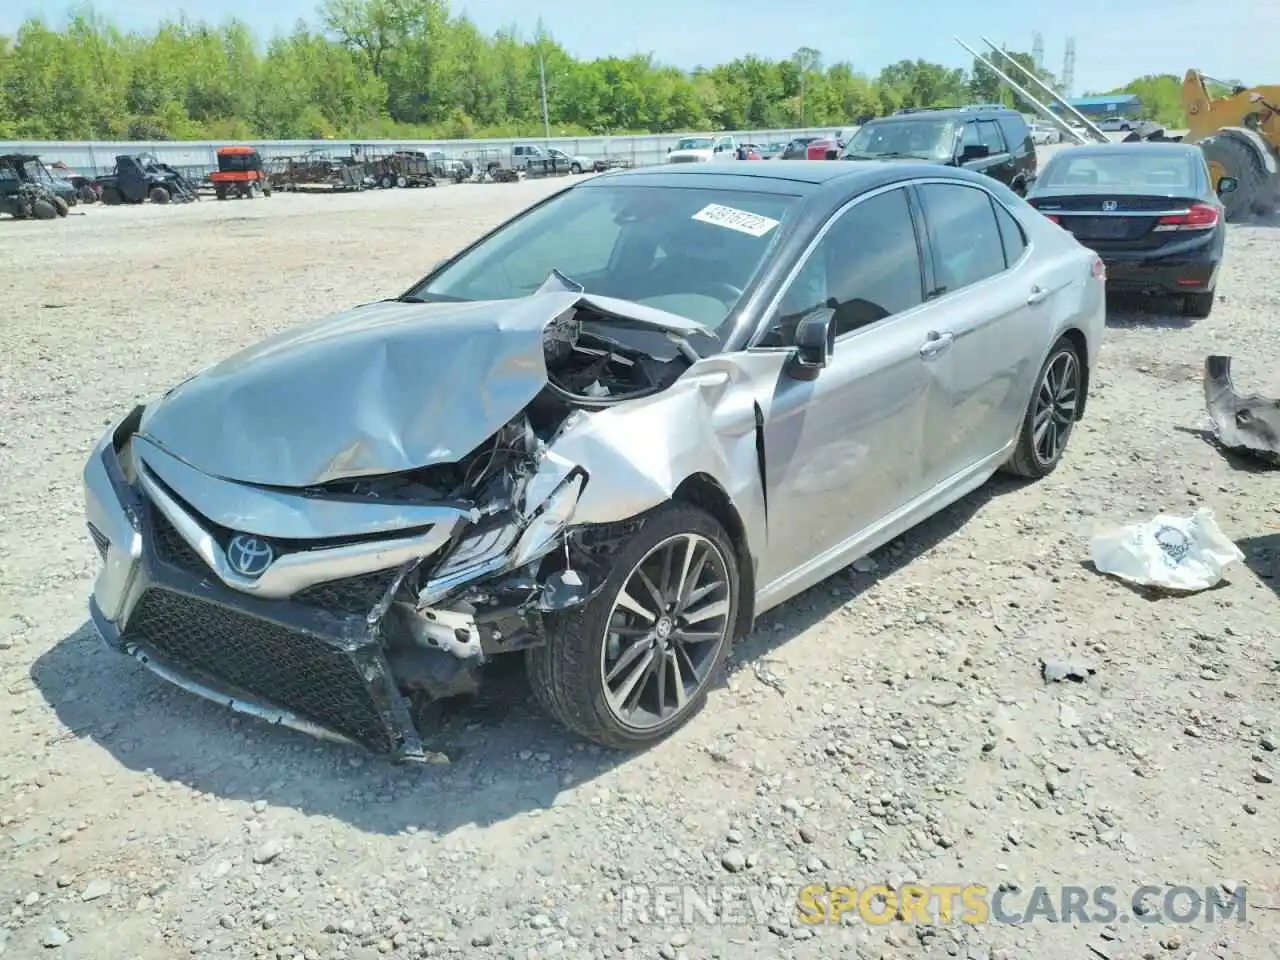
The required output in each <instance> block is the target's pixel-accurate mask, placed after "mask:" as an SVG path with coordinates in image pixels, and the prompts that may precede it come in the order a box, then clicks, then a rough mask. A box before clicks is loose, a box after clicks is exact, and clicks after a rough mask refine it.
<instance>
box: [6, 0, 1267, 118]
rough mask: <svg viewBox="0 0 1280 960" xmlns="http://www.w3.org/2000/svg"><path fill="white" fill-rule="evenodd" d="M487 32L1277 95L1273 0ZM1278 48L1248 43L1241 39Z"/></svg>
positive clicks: (547, 3) (116, 13)
mask: <svg viewBox="0 0 1280 960" xmlns="http://www.w3.org/2000/svg"><path fill="white" fill-rule="evenodd" d="M66 7H67V4H64V3H61V2H59V0H52V2H50V0H0V31H3V32H10V33H11V32H12V31H13V30H14V29H15V28H16V27H17V25H18V24H19V23H20V22H21V21H22V20H23V19H24V18H25V17H27V16H34V15H39V14H43V15H44V17H45V18H46V19H47V20H50V21H55V22H56V21H57V20H58V18H59V17H61V16H63V14H64V12H65V9H66ZM96 7H97V9H98V10H99V11H100V12H101V13H103V14H105V15H106V16H107V17H109V18H110V19H112V20H114V21H115V22H116V23H117V24H118V25H119V26H121V27H124V28H132V29H146V28H148V27H151V26H153V25H154V24H156V23H157V22H158V21H159V20H161V19H163V18H165V17H172V16H175V15H176V14H178V13H179V12H180V11H181V12H185V13H186V14H187V16H189V17H191V18H193V19H205V20H209V21H213V22H218V21H221V20H223V19H226V18H228V17H237V18H239V19H241V20H244V21H246V22H247V23H249V24H250V25H251V26H253V28H254V29H255V30H256V31H258V32H259V33H260V34H262V35H264V36H265V35H269V34H270V33H272V32H276V31H279V32H288V31H289V30H290V29H291V28H292V26H293V24H294V23H295V22H296V21H297V20H298V18H303V19H306V20H308V21H311V22H315V21H316V17H315V8H316V3H315V2H313V0H275V2H265V3H264V2H263V0H180V2H169V0H97V3H96ZM453 9H454V10H455V11H465V12H466V13H467V14H468V15H469V16H470V17H471V18H472V19H473V20H474V21H475V22H476V23H477V24H478V25H479V26H480V27H481V28H483V29H484V30H486V31H492V30H495V29H497V28H499V27H503V26H510V25H515V26H516V27H518V28H520V29H522V30H524V31H527V32H528V33H532V30H533V26H534V24H535V22H536V20H537V18H538V17H539V15H540V16H541V17H542V19H543V22H544V24H545V25H546V27H547V29H548V30H549V31H550V32H551V33H552V34H553V35H554V36H555V37H556V39H557V40H558V41H559V42H560V43H561V44H562V45H563V46H564V47H565V48H566V49H568V50H569V51H570V52H571V53H573V54H574V55H576V56H580V57H590V56H596V55H611V54H617V55H622V56H625V55H628V54H631V53H635V52H637V51H642V52H652V53H653V54H655V56H657V58H658V59H659V60H662V61H664V62H667V63H671V64H674V65H676V66H679V67H684V68H689V67H693V66H695V65H697V64H706V65H711V64H715V63H718V62H723V61H725V60H731V59H733V58H734V57H736V56H739V55H741V54H745V53H757V54H761V55H764V56H769V57H783V56H786V55H788V54H789V53H791V52H792V51H793V50H795V49H796V48H797V47H801V46H811V47H816V48H817V49H819V50H821V51H822V54H823V58H824V60H826V61H828V62H830V61H835V60H849V61H852V62H853V63H854V65H855V67H857V68H858V69H859V70H862V71H865V72H867V73H875V72H876V71H877V70H879V69H880V68H881V67H883V66H884V65H885V64H888V63H892V62H894V61H897V60H902V59H907V58H910V59H914V58H916V57H922V58H924V59H926V60H933V61H936V62H939V63H945V64H948V65H951V66H967V65H968V63H969V61H970V58H969V56H968V54H966V53H965V52H964V51H963V50H962V49H961V48H960V47H959V46H957V45H956V43H955V41H954V40H953V39H952V37H953V36H955V35H959V36H961V37H962V38H963V39H964V40H965V41H966V42H967V43H969V44H970V45H971V46H973V47H975V49H983V47H982V46H981V36H983V35H985V36H987V37H989V38H991V39H992V40H994V41H995V42H996V43H1004V44H1007V45H1008V46H1009V47H1010V48H1011V49H1024V50H1028V51H1029V50H1030V49H1031V42H1032V40H1031V33H1032V31H1033V30H1038V31H1040V33H1042V34H1043V36H1044V41H1045V66H1046V67H1047V68H1048V69H1050V70H1052V71H1053V72H1054V73H1057V72H1059V71H1060V69H1061V66H1062V56H1063V46H1064V43H1065V40H1066V38H1067V37H1069V36H1074V37H1075V38H1076V71H1075V75H1076V83H1075V93H1076V94H1077V95H1080V94H1083V93H1084V92H1085V91H1086V90H1089V89H1100V90H1101V89H1109V88H1111V87H1114V86H1117V85H1120V84H1122V83H1124V82H1126V81H1127V80H1129V79H1131V78H1133V77H1135V76H1139V75H1141V74H1145V73H1176V74H1178V75H1181V74H1182V73H1183V72H1184V71H1185V70H1186V68H1188V67H1197V68H1199V69H1201V70H1203V71H1204V72H1205V73H1207V74H1209V75H1210V76H1213V77H1219V78H1222V79H1229V78H1239V79H1241V80H1243V81H1244V82H1246V83H1267V82H1271V83H1280V61H1277V60H1276V58H1275V50H1276V43H1275V40H1274V38H1275V37H1277V36H1280V2H1277V0H1216V2H1214V3H1210V4H1206V3H1204V0H1066V2H1061V0H1060V2H1057V3H1052V4H1051V3H1049V2H1048V0H978V2H972V3H964V2H957V0H898V2H896V3H877V2H873V0H540V2H530V0H453ZM1263 37H1268V38H1272V39H1271V40H1270V41H1269V42H1267V41H1262V40H1259V41H1258V42H1251V41H1250V40H1249V38H1263Z"/></svg>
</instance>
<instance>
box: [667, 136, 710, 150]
mask: <svg viewBox="0 0 1280 960" xmlns="http://www.w3.org/2000/svg"><path fill="white" fill-rule="evenodd" d="M676 149H677V150H710V149H711V138H710V137H685V138H684V139H683V140H681V141H680V142H678V143H677V144H676Z"/></svg>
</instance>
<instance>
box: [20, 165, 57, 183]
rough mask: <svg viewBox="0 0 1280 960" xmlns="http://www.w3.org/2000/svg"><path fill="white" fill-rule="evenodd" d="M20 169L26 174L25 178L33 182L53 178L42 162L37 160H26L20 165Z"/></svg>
mask: <svg viewBox="0 0 1280 960" xmlns="http://www.w3.org/2000/svg"><path fill="white" fill-rule="evenodd" d="M22 169H23V170H24V171H25V172H26V174H27V179H29V180H31V181H33V182H35V183H48V182H49V181H50V180H52V179H53V177H51V176H50V175H49V173H48V171H46V170H45V168H44V164H43V163H41V162H40V161H39V160H28V161H26V162H25V163H24V164H23V165H22Z"/></svg>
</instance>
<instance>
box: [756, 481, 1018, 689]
mask: <svg viewBox="0 0 1280 960" xmlns="http://www.w3.org/2000/svg"><path fill="white" fill-rule="evenodd" d="M1023 485H1024V481H1022V480H1018V479H1014V478H1011V477H1007V476H1005V475H1003V474H997V475H996V476H995V477H992V478H991V479H990V480H988V481H987V482H986V483H985V484H983V485H982V486H981V487H979V488H978V489H977V490H975V491H974V492H973V493H971V494H969V495H968V496H967V497H965V498H964V499H962V500H959V501H958V502H956V503H954V504H952V505H951V506H950V507H948V508H947V509H945V510H943V511H941V512H940V513H937V514H935V515H934V516H932V517H930V518H929V519H928V520H926V521H924V522H923V523H921V524H920V525H919V526H916V527H913V528H912V529H911V530H908V531H907V532H906V533H905V534H903V535H902V536H900V537H898V538H897V539H896V540H893V541H891V542H890V543H888V544H886V545H885V546H883V547H881V548H880V549H879V550H877V551H875V553H874V554H872V557H873V559H874V560H875V564H876V566H875V569H874V570H872V571H870V572H867V573H860V572H858V571H856V570H855V569H854V568H853V567H851V566H850V567H846V568H845V569H843V570H841V571H840V572H839V573H836V574H834V575H833V576H831V577H829V578H827V579H826V580H824V581H822V582H821V583H819V584H816V585H815V586H812V587H810V588H809V589H808V590H806V591H805V592H804V593H802V594H800V595H799V596H798V597H795V598H794V599H792V600H790V601H788V602H787V603H784V604H782V605H781V606H780V607H775V608H774V609H773V610H770V611H769V612H768V613H766V614H765V615H764V616H762V617H761V618H760V619H759V620H758V621H757V623H756V629H755V631H754V632H753V633H752V634H751V635H750V636H749V637H747V638H746V639H745V640H744V641H742V642H741V643H739V644H738V645H737V647H735V648H734V651H733V660H734V663H733V664H732V665H731V669H735V668H736V669H741V668H743V667H745V666H748V665H749V664H750V663H751V662H752V661H757V660H761V659H764V658H767V657H768V656H769V654H770V652H772V651H773V650H776V649H777V648H779V647H781V646H783V645H784V644H786V643H787V642H788V641H789V640H791V639H792V638H794V637H796V636H798V635H800V634H801V633H803V632H804V631H806V630H808V629H809V628H810V627H812V626H814V625H815V624H817V623H818V622H820V621H821V620H823V619H825V618H826V617H828V616H830V615H831V614H832V613H834V612H835V611H836V610H838V609H840V608H841V607H843V606H845V605H846V604H848V603H850V602H852V601H854V600H856V599H857V598H858V597H859V596H861V595H862V593H863V592H865V591H866V590H869V589H870V588H871V587H873V586H875V585H876V584H877V583H878V582H880V580H882V579H884V578H885V577H888V576H891V575H892V574H894V573H896V572H897V571H899V570H901V569H902V568H903V567H905V566H907V565H908V564H909V563H911V561H912V560H914V559H915V558H916V557H918V556H920V555H921V554H924V553H927V552H929V551H930V550H932V549H933V548H934V547H936V546H937V545H938V544H940V543H941V542H942V541H944V540H946V539H947V538H948V537H950V536H951V535H952V534H954V533H956V532H957V531H959V530H960V529H961V528H962V527H963V526H964V525H965V524H966V523H968V522H969V521H970V520H971V519H972V518H973V517H974V515H975V514H977V512H978V511H979V510H981V509H982V508H983V507H984V506H986V505H987V504H988V503H990V502H991V501H992V500H995V499H996V498H997V497H1000V496H1003V495H1004V494H1006V493H1011V492H1013V491H1015V490H1018V489H1021V487H1022V486H1023ZM831 656H833V657H839V656H840V651H839V650H832V651H831Z"/></svg>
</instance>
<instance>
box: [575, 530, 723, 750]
mask: <svg viewBox="0 0 1280 960" xmlns="http://www.w3.org/2000/svg"><path fill="white" fill-rule="evenodd" d="M728 570H729V567H728V564H727V562H726V561H725V557H724V554H723V553H721V550H720V547H719V546H717V545H716V544H715V543H713V542H712V541H711V540H709V539H707V538H706V537H703V536H701V535H699V534H693V533H684V534H677V535H676V536H673V537H669V538H667V539H666V540H663V541H662V542H661V543H659V544H657V545H656V546H655V547H654V548H653V549H652V550H650V551H649V552H648V553H647V554H646V555H645V557H644V559H642V560H641V561H640V562H639V563H638V564H636V565H635V567H633V568H632V570H631V573H630V574H628V575H627V578H626V580H625V581H624V582H623V585H622V588H621V589H620V590H619V591H618V595H617V597H616V598H615V599H614V603H613V609H612V611H611V612H610V615H609V619H608V621H607V626H606V627H605V638H604V644H603V646H602V649H601V654H600V671H601V679H602V681H603V686H604V692H605V700H606V702H607V704H608V707H609V711H610V712H611V713H612V714H613V716H614V717H615V719H617V720H618V721H619V722H620V723H622V724H624V725H626V726H628V727H631V728H632V729H635V730H648V729H652V728H654V727H657V726H659V725H662V724H665V723H667V722H668V721H670V720H672V719H673V718H674V717H676V716H678V715H680V714H681V713H683V712H684V711H685V710H686V709H687V707H688V705H689V704H690V703H691V702H692V701H693V700H694V698H695V696H696V695H697V694H698V692H699V691H700V690H701V689H702V687H703V686H705V685H706V683H707V681H708V679H709V677H710V675H711V672H712V666H713V665H714V664H715V663H716V660H717V654H718V652H719V650H720V647H721V646H722V645H723V644H724V643H725V641H726V638H727V637H728V635H729V630H730V627H731V624H730V623H729V614H730V612H731V610H732V607H733V605H732V602H731V601H732V594H731V591H732V590H733V589H734V586H733V584H731V583H730V579H729V572H728Z"/></svg>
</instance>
